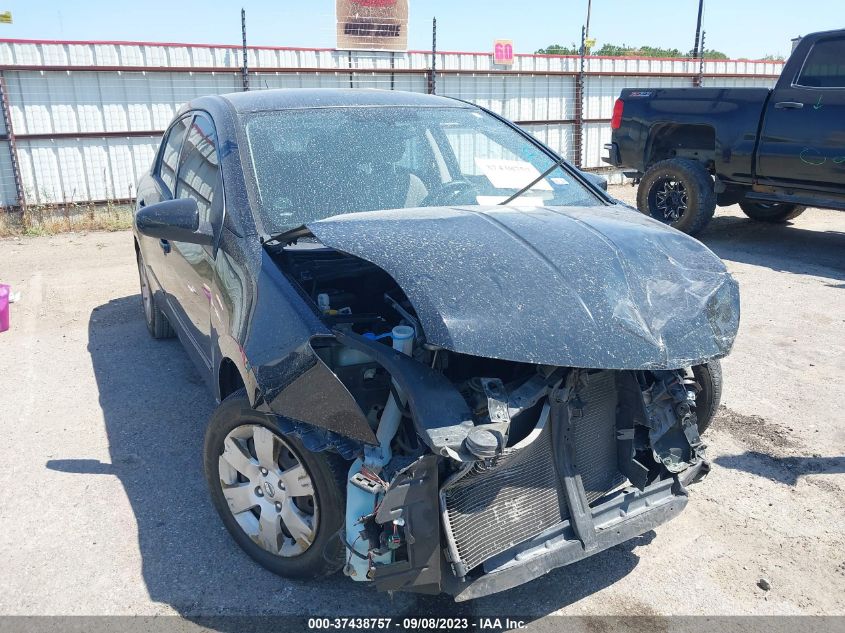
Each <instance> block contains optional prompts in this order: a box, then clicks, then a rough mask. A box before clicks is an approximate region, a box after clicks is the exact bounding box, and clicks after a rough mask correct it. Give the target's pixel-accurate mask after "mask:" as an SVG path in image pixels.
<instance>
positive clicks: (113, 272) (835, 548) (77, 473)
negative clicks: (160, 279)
mask: <svg viewBox="0 0 845 633" xmlns="http://www.w3.org/2000/svg"><path fill="white" fill-rule="evenodd" d="M612 193H613V194H614V195H616V196H618V197H620V198H624V199H626V200H629V201H630V200H632V199H633V195H634V189H633V188H630V187H628V188H625V187H614V188H612ZM842 227H845V214H842V213H837V212H832V211H821V210H815V209H814V210H810V211H808V212H806V213H805V214H804V215H802V216H801V217H800V218H798V219H797V220H795V221H794V223H793V224H792V225H790V226H767V225H761V224H756V223H753V222H750V221H749V220H747V219H745V217H744V216H743V215H742V214H741V213H740V212H739V209H738V208H736V207H732V208H730V209H722V210H720V211H719V213H718V215H717V217H716V219H715V220H714V222H713V223H712V224H711V226H710V228H709V229H708V230H707V231H706V232H705V233H704V234H703V235H701V236H700V238H701V239H702V241H703V242H704V243H705V244H707V245H708V246H709V247H710V248H711V249H713V251H715V252H716V253H717V254H718V255H719V256H721V257H722V258H723V259H724V260H725V261H726V262H727V265H728V267H729V268H730V270H731V272H732V273H733V274H734V275H735V276H736V278H737V280H738V281H739V284H740V286H741V293H742V325H741V327H740V333H739V336H738V338H737V342H736V346H735V348H734V351H733V353H732V354H731V356H730V357H728V358H727V359H726V360H725V361H723V363H724V372H725V392H724V397H723V405H724V406H723V408H722V410H721V411H720V413H719V416H718V418H717V420H716V421H715V423H714V428H713V430H712V431H710V432H709V433H708V435H707V438H708V440H709V444H710V456H711V458H713V460H714V468H713V472H712V473H711V475H710V477H709V478H708V479H706V480H705V481H704V482H703V483H702V484H700V485H698V486H695V487H694V488H692V492H691V499H690V503H689V505H688V507H687V510H686V511H685V512H684V513H683V514H682V515H681V516H680V517H679V518H677V519H675V520H674V521H672V522H670V523H669V524H666V525H664V526H661V527H660V528H659V529H657V530H654V531H653V532H649V533H647V534H646V535H644V536H643V537H640V538H638V539H635V540H633V541H631V542H629V543H626V544H624V545H622V546H619V547H615V548H613V549H611V550H608V551H606V552H603V553H600V554H598V555H596V556H594V557H592V558H589V559H587V560H585V561H582V562H579V563H576V564H574V565H572V566H570V567H567V568H563V569H559V570H557V571H555V572H552V573H551V574H549V575H547V576H546V577H544V578H541V579H538V580H536V581H534V582H532V583H529V584H528V585H525V586H523V587H520V588H517V589H514V590H511V591H509V592H506V593H505V594H500V595H498V596H493V597H490V598H486V599H482V600H478V601H476V602H473V603H470V604H462V605H455V604H454V603H452V602H450V601H449V600H447V599H444V598H436V599H435V598H418V597H415V596H412V595H402V594H400V595H396V596H393V597H390V596H387V595H383V594H378V593H375V592H373V591H371V590H369V589H367V588H365V587H362V586H360V585H358V584H356V583H353V582H352V581H350V580H347V579H346V578H344V577H343V576H337V577H334V578H331V579H328V580H325V581H322V582H312V583H302V582H291V581H287V580H283V579H280V578H277V577H275V576H273V575H271V574H270V573H268V572H265V571H263V570H262V569H261V568H260V567H258V566H257V565H256V564H254V563H253V562H252V561H251V560H250V559H248V558H247V557H246V556H245V555H244V554H242V553H241V552H240V550H238V549H237V547H236V546H235V545H234V544H233V542H232V541H231V540H230V539H229V537H228V536H227V534H226V533H225V531H224V529H223V528H222V526H221V524H220V522H219V520H218V519H217V517H216V515H215V514H214V511H213V509H212V507H211V504H210V502H209V499H208V495H207V493H206V489H205V483H204V480H203V477H202V471H201V456H200V450H201V441H202V436H203V430H204V426H205V423H206V420H207V419H208V416H209V414H210V413H211V411H212V408H213V406H214V403H213V402H212V398H211V396H210V395H209V393H208V391H207V390H206V388H205V386H204V384H203V383H202V381H201V379H200V377H199V375H198V374H197V373H196V372H195V371H194V369H193V367H192V366H191V364H190V361H189V360H188V358H187V356H186V355H185V353H184V352H183V351H182V349H181V348H180V346H179V344H178V343H176V342H173V341H166V342H155V341H152V340H151V339H150V338H149V337H148V335H147V332H146V330H145V328H144V324H143V321H142V318H141V307H140V300H139V294H138V284H137V276H136V269H135V263H134V256H133V251H132V236H131V234H130V233H128V232H119V233H90V234H87V235H82V234H65V235H60V236H56V237H45V238H24V239H17V240H3V241H0V280H2V281H3V282H4V283H10V284H12V286H13V287H14V288H13V289H14V290H19V291H21V294H22V299H21V302H20V303H17V304H14V305H13V306H12V329H11V330H10V331H9V332H7V333H5V334H0V355H2V367H3V369H2V372H0V393H2V394H3V402H2V405H0V420H2V428H3V430H4V432H5V434H6V437H7V440H6V442H4V445H5V447H6V448H5V457H4V458H3V459H2V460H0V480H2V481H3V482H4V485H3V486H2V487H0V561H2V562H0V614H5V615H8V614H76V615H81V614H101V615H105V614H144V615H154V614H169V613H177V614H181V615H183V616H187V617H191V616H196V615H198V614H218V613H219V614H255V613H268V614H286V613H288V614H307V615H316V614H365V613H366V614H371V615H382V616H384V615H394V616H400V615H403V614H417V613H420V612H423V611H424V612H428V613H434V614H437V615H448V614H462V615H497V614H501V612H502V611H503V610H506V611H507V613H508V614H511V613H518V614H521V615H522V616H524V617H525V618H527V619H528V620H538V619H541V618H545V617H546V616H548V615H550V614H573V615H594V614H616V615H632V614H637V615H647V616H661V615H672V614H724V615H741V614H839V615H845V531H844V530H843V517H845V429H843V422H845V416H843V414H842V403H843V402H845V386H843V384H844V383H845V380H843V378H845V353H844V352H843V347H845V343H843V342H844V341H845V232H843V229H842ZM761 579H764V580H765V582H760V581H761ZM759 585H763V586H767V587H768V589H763V588H761V586H759Z"/></svg>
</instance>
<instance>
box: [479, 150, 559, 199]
mask: <svg viewBox="0 0 845 633" xmlns="http://www.w3.org/2000/svg"><path fill="white" fill-rule="evenodd" d="M475 164H476V165H478V167H479V169H481V171H482V172H483V173H484V175H485V176H487V180H489V181H490V184H491V185H493V186H494V187H495V188H496V189H522V188H523V187H524V186H525V185H527V184H529V183H530V182H531V181H532V180H534V179H535V178H537V177H538V176H539V175H540V172H539V171H537V168H536V167H534V165H532V164H531V163H526V162H525V161H524V160H504V159H500V158H476V159H475ZM531 188H532V189H543V190H545V191H551V190H552V186H551V185H550V184H549V183H548V182H546V180H545V179H543V180H541V181H540V182H538V183H537V184H535V185H534V186H533V187H531Z"/></svg>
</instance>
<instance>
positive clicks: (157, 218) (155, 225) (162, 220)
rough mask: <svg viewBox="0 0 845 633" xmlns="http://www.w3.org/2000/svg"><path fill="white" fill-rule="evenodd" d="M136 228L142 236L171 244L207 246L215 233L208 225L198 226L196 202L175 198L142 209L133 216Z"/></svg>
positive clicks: (205, 223)
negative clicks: (185, 243)
mask: <svg viewBox="0 0 845 633" xmlns="http://www.w3.org/2000/svg"><path fill="white" fill-rule="evenodd" d="M135 226H136V227H137V228H138V231H139V232H140V233H141V234H142V235H146V236H148V237H157V238H159V239H162V240H170V241H173V242H188V243H190V244H201V245H203V246H210V245H211V243H212V242H213V241H214V233H213V231H212V230H211V225H210V224H209V223H208V222H204V223H202V224H200V214H199V209H198V208H197V201H196V200H194V199H193V198H177V199H176V200H165V201H164V202H157V203H156V204H151V205H150V206H148V207H142V208H141V209H139V210H138V211H137V212H136V213H135Z"/></svg>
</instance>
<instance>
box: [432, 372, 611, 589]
mask: <svg viewBox="0 0 845 633" xmlns="http://www.w3.org/2000/svg"><path fill="white" fill-rule="evenodd" d="M586 378H587V382H586V384H585V385H584V386H583V387H582V388H581V389H580V390H579V391H578V395H579V398H580V400H581V404H582V406H581V416H580V417H578V418H576V419H574V421H573V430H572V441H573V442H574V444H575V465H576V468H577V470H578V472H579V473H580V474H581V480H582V483H583V485H584V489H585V492H586V494H587V499H588V500H589V501H590V502H591V503H592V502H593V501H595V500H596V499H598V498H599V497H601V496H602V495H604V494H605V493H607V492H609V491H610V490H612V489H613V488H616V487H617V486H619V485H620V484H621V483H623V482H624V481H625V478H624V477H623V476H622V474H621V473H620V472H619V469H618V467H617V465H616V433H615V425H616V404H617V396H616V388H615V377H614V372H612V371H603V372H598V373H594V374H590V375H588V376H587V377H586ZM553 425H554V416H552V419H550V420H549V423H548V424H546V426H545V428H544V429H543V431H542V432H541V433H540V434H539V435H538V436H537V437H536V438H535V439H534V441H533V442H531V443H530V444H529V445H527V446H525V447H523V448H520V449H507V450H506V451H505V452H504V453H503V454H501V455H499V456H498V457H496V458H494V459H493V460H492V461H491V462H490V463H489V464H486V465H485V464H483V463H476V464H475V465H474V466H473V467H472V468H471V469H470V470H469V471H468V472H467V473H465V474H464V475H463V476H461V477H460V478H458V479H456V480H453V481H450V482H447V483H446V485H445V486H444V487H443V490H442V497H443V500H444V505H445V513H444V520H445V522H446V523H447V525H446V528H447V530H446V533H447V538H450V539H451V540H452V543H451V545H452V550H453V557H455V554H456V555H457V558H458V560H456V561H453V562H454V563H456V569H458V570H459V573H466V572H467V571H469V570H471V569H472V568H474V567H476V566H477V565H479V564H481V563H483V562H484V561H485V560H487V559H488V558H490V557H492V556H495V555H496V554H499V553H501V552H504V551H506V550H508V549H510V548H511V547H513V546H514V545H518V544H519V543H522V542H524V541H526V540H528V539H530V538H531V537H533V536H536V535H537V534H539V533H540V532H542V531H544V530H546V529H548V528H550V527H553V526H555V525H557V524H558V523H560V522H561V521H562V520H564V519H566V518H568V516H569V514H568V510H567V508H566V502H565V496H564V492H563V489H562V484H561V482H560V479H559V477H558V474H557V469H556V466H555V460H554V451H553V449H552V441H551V437H552V426H553Z"/></svg>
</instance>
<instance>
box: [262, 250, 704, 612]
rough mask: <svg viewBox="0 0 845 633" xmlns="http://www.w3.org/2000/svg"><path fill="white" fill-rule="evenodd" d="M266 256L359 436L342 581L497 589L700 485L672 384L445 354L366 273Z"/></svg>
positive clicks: (697, 449) (686, 382) (685, 400)
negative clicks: (305, 311) (313, 324)
mask: <svg viewBox="0 0 845 633" xmlns="http://www.w3.org/2000/svg"><path fill="white" fill-rule="evenodd" d="M271 253H272V256H273V258H274V259H275V260H276V261H277V262H278V263H279V265H280V268H281V269H282V270H283V271H284V273H285V274H286V275H287V276H288V277H289V279H290V280H291V281H292V282H293V283H294V284H295V286H296V287H298V288H299V289H300V290H301V292H302V294H303V297H304V298H307V300H308V302H309V303H310V305H311V306H312V307H313V309H314V310H315V312H316V313H317V314H318V315H319V317H320V319H321V320H322V321H323V322H324V323H325V324H326V325H327V326H328V328H330V330H331V331H332V332H333V334H334V336H331V337H328V336H325V337H314V338H313V339H312V340H311V347H312V348H313V351H314V353H315V354H316V356H317V357H318V358H319V359H320V361H321V363H322V364H324V365H325V367H327V368H328V369H329V370H330V371H331V372H332V373H333V374H334V375H335V376H336V377H337V379H338V380H339V381H340V382H341V383H342V384H343V386H344V387H345V388H346V390H348V392H349V394H351V396H352V397H353V398H354V400H355V403H357V405H358V407H359V408H360V411H361V413H362V415H363V417H364V418H365V419H366V424H367V425H368V426H369V430H370V431H372V436H373V441H369V442H361V443H360V450H359V451H358V454H357V457H356V458H355V460H354V461H353V463H352V465H351V467H350V469H349V473H348V485H347V500H346V503H347V507H346V526H345V529H344V532H343V534H342V535H340V537H341V538H343V540H344V542H345V544H346V549H347V560H346V565H345V567H344V572H345V573H346V574H347V575H348V576H350V577H351V578H353V579H354V580H358V581H372V582H374V583H375V584H376V586H377V587H379V588H380V589H384V590H398V589H403V590H411V591H418V592H425V593H439V592H440V591H448V592H450V593H453V594H454V595H455V596H456V599H458V600H463V599H470V598H473V597H478V596H480V595H486V594H489V593H493V592H494V591H500V590H502V589H505V588H507V587H509V586H513V585H515V584H519V583H520V582H524V581H525V580H526V579H529V578H530V577H534V576H536V575H539V574H540V573H544V572H545V571H548V570H549V569H552V568H554V567H557V566H560V565H561V564H567V563H568V562H572V561H574V560H577V559H578V558H582V557H584V556H586V555H589V554H591V553H594V552H596V551H599V550H600V549H604V548H606V547H610V546H612V545H613V544H615V543H617V542H621V541H620V540H619V539H620V538H621V536H624V538H623V539H622V540H626V539H627V538H631V537H633V536H635V535H637V534H640V533H642V532H643V531H645V530H647V529H650V527H648V526H651V525H652V524H655V525H656V524H657V523H660V522H663V521H665V520H668V518H671V517H672V516H674V515H675V514H677V513H678V512H680V510H681V509H682V508H683V505H684V504H685V502H686V499H685V497H686V490H685V485H686V484H688V483H691V482H693V481H697V480H699V479H700V478H701V477H703V475H704V474H706V472H707V471H708V469H709V466H708V463H707V461H706V458H705V451H704V449H705V446H704V444H703V443H702V441H701V439H700V437H699V430H698V424H697V412H696V397H697V393H698V391H699V386H698V385H697V384H696V382H695V380H694V379H693V378H692V376H691V374H690V373H689V371H688V368H683V367H680V368H677V369H655V370H645V369H640V370H613V369H601V368H598V369H590V368H575V367H556V366H550V365H546V364H538V363H528V362H515V361H511V360H501V359H496V358H483V357H479V356H473V355H469V354H462V353H458V352H455V351H452V350H449V349H447V348H446V347H444V346H441V345H437V344H434V343H431V342H430V341H428V340H427V339H426V333H425V331H424V330H423V327H422V324H421V323H420V319H419V318H418V316H417V311H416V310H415V308H414V305H413V304H412V302H411V301H410V300H409V299H408V297H407V296H406V294H405V293H404V292H403V290H402V289H401V288H400V286H399V285H398V284H397V283H396V281H394V279H393V277H391V275H390V274H388V273H387V272H385V271H384V270H383V269H382V268H380V267H379V266H377V265H375V264H373V263H370V262H368V261H366V260H364V259H361V258H359V257H356V256H353V255H350V254H347V253H344V252H341V251H338V250H335V249H332V248H329V247H326V246H323V245H322V244H320V243H319V242H317V241H316V240H314V239H313V237H310V236H307V235H306V236H301V237H299V239H294V240H291V241H290V242H289V243H287V244H284V245H281V244H280V245H279V246H278V247H276V248H273V249H272V250H271ZM455 300H459V298H458V297H456V298H455ZM359 437H363V435H359ZM657 508H661V509H662V510H660V511H659V512H656V509H657ZM646 515H649V516H651V517H652V518H651V522H648V521H644V520H643V517H644V516H646ZM655 521H656V523H655ZM643 528H644V529H643ZM614 533H615V536H614ZM625 535H627V536H625ZM550 552H551V553H552V554H553V555H551V556H550ZM532 561H534V562H532ZM508 572H511V573H508Z"/></svg>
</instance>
